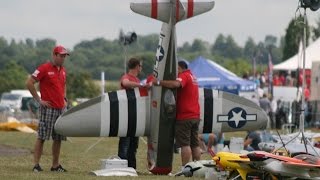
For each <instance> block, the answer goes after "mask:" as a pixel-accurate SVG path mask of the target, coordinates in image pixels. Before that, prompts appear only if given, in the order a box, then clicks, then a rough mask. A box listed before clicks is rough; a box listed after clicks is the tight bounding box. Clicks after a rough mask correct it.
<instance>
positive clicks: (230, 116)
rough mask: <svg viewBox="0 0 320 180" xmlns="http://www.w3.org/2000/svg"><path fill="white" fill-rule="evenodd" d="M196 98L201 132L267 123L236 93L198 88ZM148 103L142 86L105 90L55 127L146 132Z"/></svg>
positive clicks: (82, 132)
mask: <svg viewBox="0 0 320 180" xmlns="http://www.w3.org/2000/svg"><path fill="white" fill-rule="evenodd" d="M199 102H200V112H201V122H200V127H199V128H200V132H204V133H209V132H221V131H222V132H230V131H235V130H239V131H248V130H256V129H263V128H265V126H266V122H267V116H266V114H265V113H264V112H263V110H261V109H260V107H259V106H257V105H256V104H255V103H252V102H251V101H250V100H247V99H245V98H242V97H239V96H237V95H233V94H229V93H226V92H222V91H218V90H212V89H203V88H199ZM150 106H152V104H151V103H150V95H149V94H148V93H147V92H145V90H142V89H138V88H135V89H134V90H118V91H113V92H108V93H105V94H104V95H102V96H100V97H96V98H93V99H91V100H89V101H86V102H84V103H82V104H80V105H78V106H76V107H73V108H71V109H70V110H68V111H67V112H66V113H64V114H63V115H62V116H61V117H59V118H58V120H57V122H56V125H55V130H56V132H57V133H59V134H63V135H66V136H69V137H72V136H74V137H99V136H106V137H107V136H109V137H115V136H119V137H125V136H131V135H134V136H148V135H149V134H150V123H151V122H150V121H151V118H150V108H151V107H150ZM153 106H155V105H153ZM129 118H130V121H129Z"/></svg>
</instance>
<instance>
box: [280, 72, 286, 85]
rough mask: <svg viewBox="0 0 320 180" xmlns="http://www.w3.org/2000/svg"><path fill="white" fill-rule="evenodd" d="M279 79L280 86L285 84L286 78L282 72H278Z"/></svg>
mask: <svg viewBox="0 0 320 180" xmlns="http://www.w3.org/2000/svg"><path fill="white" fill-rule="evenodd" d="M279 80H280V82H281V86H283V85H285V84H286V78H285V77H284V74H283V73H280V77H279Z"/></svg>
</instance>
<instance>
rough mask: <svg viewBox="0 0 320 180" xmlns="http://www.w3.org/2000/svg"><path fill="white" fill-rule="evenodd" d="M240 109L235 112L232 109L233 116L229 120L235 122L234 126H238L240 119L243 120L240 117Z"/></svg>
mask: <svg viewBox="0 0 320 180" xmlns="http://www.w3.org/2000/svg"><path fill="white" fill-rule="evenodd" d="M241 114H242V111H240V112H238V113H236V112H234V111H232V115H233V117H232V118H230V119H229V121H234V123H236V127H238V124H239V122H240V121H245V119H243V118H242V117H241Z"/></svg>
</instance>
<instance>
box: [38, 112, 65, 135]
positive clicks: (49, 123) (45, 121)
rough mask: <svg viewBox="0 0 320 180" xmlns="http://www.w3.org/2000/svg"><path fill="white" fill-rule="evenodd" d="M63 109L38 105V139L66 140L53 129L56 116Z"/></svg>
mask: <svg viewBox="0 0 320 180" xmlns="http://www.w3.org/2000/svg"><path fill="white" fill-rule="evenodd" d="M64 111H65V109H54V108H48V107H43V106H41V107H40V121H39V127H38V139H41V140H49V139H50V137H52V139H53V140H60V141H61V140H64V141H65V140H66V139H67V138H66V137H65V136H62V135H59V134H57V133H56V132H55V131H54V124H55V123H56V120H57V119H58V117H59V116H60V115H61V114H62V113H63V112H64Z"/></svg>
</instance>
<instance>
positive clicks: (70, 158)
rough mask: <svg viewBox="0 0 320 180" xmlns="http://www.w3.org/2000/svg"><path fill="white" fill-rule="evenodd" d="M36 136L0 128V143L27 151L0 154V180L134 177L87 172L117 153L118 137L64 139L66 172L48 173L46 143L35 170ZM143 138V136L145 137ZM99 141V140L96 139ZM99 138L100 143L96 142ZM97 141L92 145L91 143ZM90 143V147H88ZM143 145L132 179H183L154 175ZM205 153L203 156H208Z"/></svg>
mask: <svg viewBox="0 0 320 180" xmlns="http://www.w3.org/2000/svg"><path fill="white" fill-rule="evenodd" d="M35 139H36V135H35V134H26V133H22V132H4V131H0V144H1V145H8V146H10V147H12V148H23V149H27V150H29V151H30V153H27V154H22V155H9V156H8V155H6V156H4V155H1V153H0V179H10V180H15V179H77V180H78V179H132V178H133V177H96V176H93V175H91V174H89V173H90V172H91V171H94V170H98V169H100V165H101V163H100V160H101V159H105V158H109V157H110V156H112V155H116V154H117V152H118V138H109V137H108V138H101V139H100V138H69V140H68V141H66V142H63V144H62V149H61V156H60V158H61V159H60V162H61V164H62V165H63V166H64V167H65V168H66V169H67V170H68V172H67V173H54V172H50V171H49V169H50V167H51V143H52V141H48V142H46V143H45V147H44V151H43V155H42V158H41V166H42V168H43V169H44V171H43V172H40V173H34V172H32V171H31V169H32V167H33V146H34V142H35ZM145 139H146V138H145ZM99 140H100V141H99ZM98 141H99V143H97V142H98ZM95 143H97V144H96V145H95V146H93V145H94V144H95ZM91 146H93V147H92V148H91V149H89V148H90V147H91ZM146 156H147V149H146V144H145V143H144V142H143V141H141V139H140V144H139V149H138V153H137V171H138V172H139V176H138V177H134V179H151V178H152V179H167V178H174V179H183V177H178V178H175V177H169V176H155V175H151V174H149V173H148V171H147V169H146ZM209 158H210V157H209V156H208V155H204V156H202V159H209ZM180 164H181V160H180V154H174V161H173V173H175V172H177V171H179V170H180Z"/></svg>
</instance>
